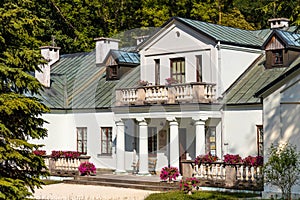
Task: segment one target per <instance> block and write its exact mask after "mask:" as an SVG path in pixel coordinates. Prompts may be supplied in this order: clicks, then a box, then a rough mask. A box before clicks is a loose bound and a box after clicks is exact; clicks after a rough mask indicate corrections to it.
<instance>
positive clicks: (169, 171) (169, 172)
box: [160, 167, 179, 181]
mask: <svg viewBox="0 0 300 200" xmlns="http://www.w3.org/2000/svg"><path fill="white" fill-rule="evenodd" d="M178 176H179V171H178V169H177V167H164V168H162V169H161V172H160V179H161V180H164V181H165V180H168V181H172V180H176V178H177V177H178Z"/></svg>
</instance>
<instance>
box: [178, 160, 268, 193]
mask: <svg viewBox="0 0 300 200" xmlns="http://www.w3.org/2000/svg"><path fill="white" fill-rule="evenodd" d="M182 166H183V176H184V177H196V178H198V179H199V180H200V184H199V185H200V186H203V187H219V188H228V189H240V190H253V191H262V190H263V175H262V167H261V166H246V165H243V164H226V163H224V162H216V163H201V164H199V165H195V163H194V161H190V160H187V161H183V162H182Z"/></svg>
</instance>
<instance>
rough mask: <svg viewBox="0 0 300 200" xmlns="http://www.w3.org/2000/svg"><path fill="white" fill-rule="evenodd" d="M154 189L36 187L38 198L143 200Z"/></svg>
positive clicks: (54, 199)
mask: <svg viewBox="0 0 300 200" xmlns="http://www.w3.org/2000/svg"><path fill="white" fill-rule="evenodd" d="M151 193H157V192H156V191H149V190H137V189H129V188H117V187H106V186H94V185H76V184H65V183H59V184H51V185H46V186H43V188H42V189H36V191H35V194H34V198H35V199H38V200H125V199H126V200H143V199H145V197H147V196H148V195H149V194H151Z"/></svg>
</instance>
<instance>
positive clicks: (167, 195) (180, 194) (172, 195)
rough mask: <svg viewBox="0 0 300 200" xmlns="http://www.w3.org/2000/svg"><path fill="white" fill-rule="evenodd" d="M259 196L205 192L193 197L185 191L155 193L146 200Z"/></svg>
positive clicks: (203, 199)
mask: <svg viewBox="0 0 300 200" xmlns="http://www.w3.org/2000/svg"><path fill="white" fill-rule="evenodd" d="M257 196H258V195H257V194H251V193H228V192H205V191H197V192H194V193H193V194H192V195H188V194H186V193H185V192H184V191H171V192H164V193H153V194H150V195H149V196H148V197H147V198H146V199H145V200H156V199H163V200H174V199H176V200H185V199H190V200H192V199H195V200H196V199H202V200H205V199H215V200H226V199H230V200H234V199H241V198H251V197H257Z"/></svg>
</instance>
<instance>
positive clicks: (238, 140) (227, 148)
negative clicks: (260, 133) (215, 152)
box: [223, 110, 262, 157]
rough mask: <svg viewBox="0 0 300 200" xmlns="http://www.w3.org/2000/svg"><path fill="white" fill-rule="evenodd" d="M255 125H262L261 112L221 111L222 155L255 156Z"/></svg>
mask: <svg viewBox="0 0 300 200" xmlns="http://www.w3.org/2000/svg"><path fill="white" fill-rule="evenodd" d="M256 125H262V110H238V111H223V130H224V133H223V148H224V155H225V154H227V153H228V154H239V155H240V156H241V157H246V156H249V155H253V156H254V155H257V130H256ZM224 144H225V145H224Z"/></svg>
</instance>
